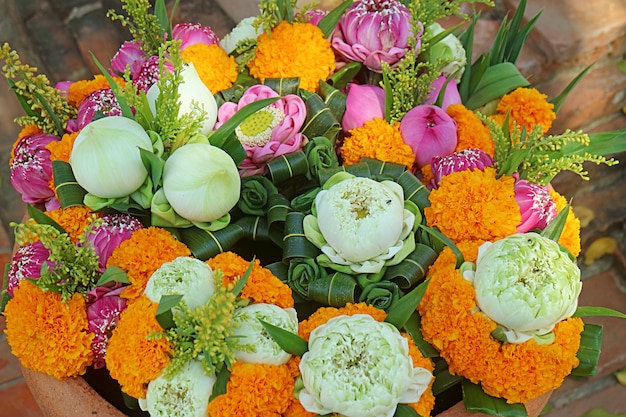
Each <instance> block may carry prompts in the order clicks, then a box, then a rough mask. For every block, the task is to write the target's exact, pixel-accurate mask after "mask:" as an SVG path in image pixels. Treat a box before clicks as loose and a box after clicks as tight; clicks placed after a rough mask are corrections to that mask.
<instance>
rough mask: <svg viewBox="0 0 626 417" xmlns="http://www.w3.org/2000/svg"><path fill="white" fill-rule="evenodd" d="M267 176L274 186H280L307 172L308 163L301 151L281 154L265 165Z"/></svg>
mask: <svg viewBox="0 0 626 417" xmlns="http://www.w3.org/2000/svg"><path fill="white" fill-rule="evenodd" d="M267 168H268V170H269V175H270V178H271V180H272V182H273V183H274V184H280V183H281V182H283V181H286V180H288V179H290V178H293V177H297V176H299V175H305V174H306V173H307V172H309V161H308V160H307V157H306V154H305V153H304V152H302V151H296V152H292V153H290V154H283V155H281V156H279V157H278V158H276V159H274V160H272V161H270V162H269V163H268V164H267Z"/></svg>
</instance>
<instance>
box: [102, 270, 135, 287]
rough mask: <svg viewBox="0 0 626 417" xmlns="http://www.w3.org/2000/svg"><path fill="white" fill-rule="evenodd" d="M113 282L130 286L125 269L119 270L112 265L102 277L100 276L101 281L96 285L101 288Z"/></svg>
mask: <svg viewBox="0 0 626 417" xmlns="http://www.w3.org/2000/svg"><path fill="white" fill-rule="evenodd" d="M111 281H115V282H121V283H123V284H130V281H129V280H128V275H126V272H125V271H124V270H123V269H121V268H118V267H117V266H113V265H111V266H108V267H107V269H106V270H105V271H104V273H103V274H102V276H100V279H99V280H98V282H97V283H96V287H99V286H101V285H104V284H106V283H108V282H111Z"/></svg>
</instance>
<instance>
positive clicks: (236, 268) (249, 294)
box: [207, 252, 293, 308]
mask: <svg viewBox="0 0 626 417" xmlns="http://www.w3.org/2000/svg"><path fill="white" fill-rule="evenodd" d="M207 263H208V264H209V266H210V267H211V268H212V269H213V270H214V271H221V272H222V273H223V274H224V277H223V278H222V285H224V286H227V285H229V284H231V283H233V282H234V281H235V279H236V278H239V277H241V276H243V274H244V273H245V272H246V269H248V267H249V266H250V262H249V261H246V260H245V259H243V258H242V257H241V256H239V255H237V254H236V253H234V252H222V253H220V254H218V255H216V256H214V257H213V258H211V259H209V260H208V261H207ZM240 297H241V298H244V299H246V300H250V301H251V302H253V303H267V304H275V305H277V306H278V307H281V308H290V307H293V295H292V293H291V288H289V286H288V285H287V284H285V283H284V282H282V281H281V280H280V279H278V278H277V277H276V276H275V275H274V274H272V271H270V270H269V269H267V268H263V267H262V266H261V262H260V261H259V260H258V259H255V260H254V265H253V267H252V272H251V273H250V276H249V277H248V281H246V285H244V287H243V290H242V291H241V294H240Z"/></svg>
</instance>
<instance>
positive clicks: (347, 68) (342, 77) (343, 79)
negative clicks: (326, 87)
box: [327, 62, 363, 91]
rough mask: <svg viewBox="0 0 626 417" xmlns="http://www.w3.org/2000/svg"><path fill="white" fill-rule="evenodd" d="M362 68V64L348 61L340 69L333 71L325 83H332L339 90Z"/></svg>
mask: <svg viewBox="0 0 626 417" xmlns="http://www.w3.org/2000/svg"><path fill="white" fill-rule="evenodd" d="M361 68H363V64H362V63H360V62H350V63H349V64H346V65H344V66H343V67H341V69H339V70H337V71H335V72H334V73H333V74H332V75H331V76H330V77H329V78H328V80H327V83H328V84H330V85H332V86H333V87H334V88H336V89H337V90H339V91H341V90H343V89H344V88H346V86H347V85H348V83H349V82H350V81H352V80H354V78H355V77H356V76H357V74H358V73H359V72H360V71H361Z"/></svg>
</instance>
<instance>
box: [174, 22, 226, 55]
mask: <svg viewBox="0 0 626 417" xmlns="http://www.w3.org/2000/svg"><path fill="white" fill-rule="evenodd" d="M172 38H173V39H176V40H180V41H182V44H181V45H180V49H181V50H184V49H185V48H187V47H188V46H191V45H195V44H197V43H204V44H206V45H213V44H219V42H220V40H219V38H218V37H217V35H216V34H215V32H213V29H211V28H210V27H209V26H202V25H201V24H198V23H195V24H194V23H179V24H177V25H176V26H174V28H173V29H172Z"/></svg>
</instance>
